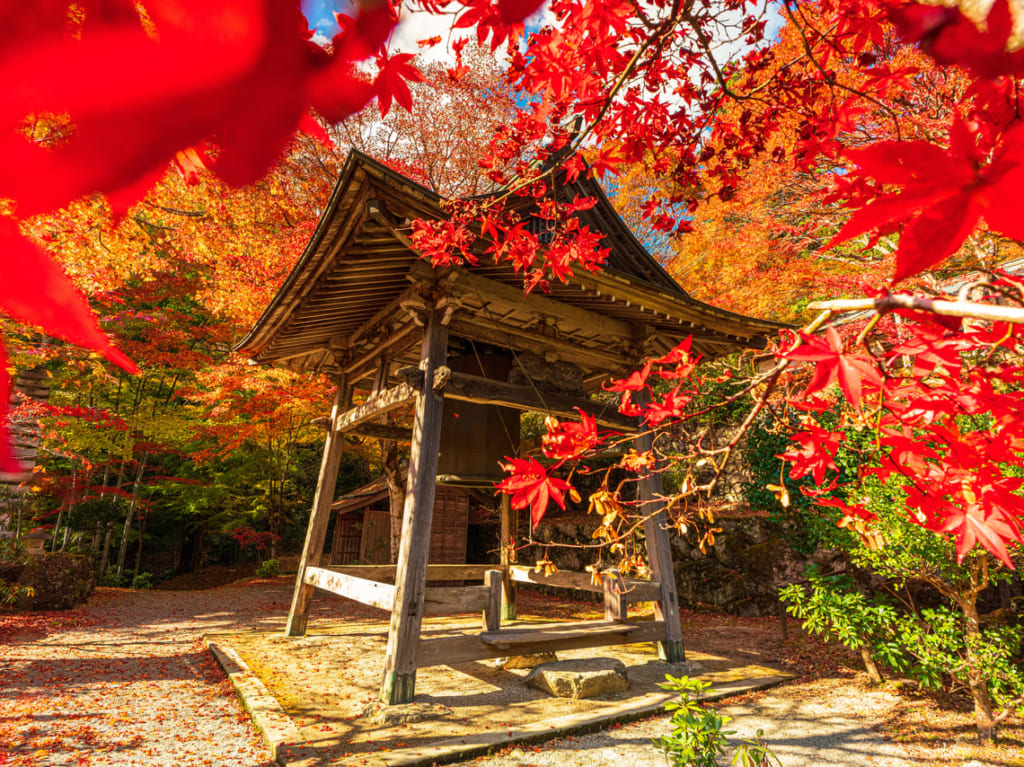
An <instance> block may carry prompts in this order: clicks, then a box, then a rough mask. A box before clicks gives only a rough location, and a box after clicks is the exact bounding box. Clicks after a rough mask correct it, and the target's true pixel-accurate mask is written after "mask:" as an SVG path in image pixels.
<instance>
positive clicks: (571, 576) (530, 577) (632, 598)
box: [509, 565, 661, 602]
mask: <svg viewBox="0 0 1024 767" xmlns="http://www.w3.org/2000/svg"><path fill="white" fill-rule="evenodd" d="M509 575H510V577H511V579H512V580H513V581H515V582H516V583H532V584H534V585H537V586H554V587H555V588H560V589H578V590H579V591H590V592H593V593H595V594H601V593H603V592H604V590H605V587H604V584H603V583H600V584H595V583H594V581H593V578H592V577H591V575H590V573H576V572H569V571H566V570H559V571H558V572H557V573H551V574H550V575H545V574H544V573H539V572H537V571H536V570H534V569H533V568H532V567H526V566H523V565H512V566H511V567H510V568H509ZM621 580H622V583H623V585H624V587H625V591H623V597H624V598H625V600H626V601H627V602H654V601H656V600H658V599H660V598H661V584H660V583H658V582H656V581H642V580H639V579H636V578H622V579H621Z"/></svg>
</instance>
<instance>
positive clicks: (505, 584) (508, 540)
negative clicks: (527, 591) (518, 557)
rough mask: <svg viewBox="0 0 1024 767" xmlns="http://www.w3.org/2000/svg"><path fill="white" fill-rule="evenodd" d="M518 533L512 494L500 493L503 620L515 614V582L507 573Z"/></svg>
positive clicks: (510, 619)
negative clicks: (503, 572) (503, 573)
mask: <svg viewBox="0 0 1024 767" xmlns="http://www.w3.org/2000/svg"><path fill="white" fill-rule="evenodd" d="M518 535H519V512H518V510H513V509H512V496H510V495H508V494H507V493H502V494H501V541H500V545H501V555H500V556H501V560H500V561H501V568H502V570H504V571H505V575H504V577H503V578H502V608H501V617H502V619H503V620H507V621H514V620H515V619H516V616H517V614H518V613H517V611H518V608H517V605H516V601H517V599H518V589H517V588H516V582H515V581H514V580H512V577H511V575H509V567H511V565H512V559H513V557H514V556H515V546H516V536H518Z"/></svg>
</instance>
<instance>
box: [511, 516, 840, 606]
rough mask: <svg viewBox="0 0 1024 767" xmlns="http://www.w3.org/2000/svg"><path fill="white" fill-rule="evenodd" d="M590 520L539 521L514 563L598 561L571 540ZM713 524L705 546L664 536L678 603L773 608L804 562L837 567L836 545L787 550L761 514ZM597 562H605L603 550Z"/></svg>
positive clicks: (590, 527) (584, 532) (569, 566)
mask: <svg viewBox="0 0 1024 767" xmlns="http://www.w3.org/2000/svg"><path fill="white" fill-rule="evenodd" d="M596 525H597V520H596V519H594V518H589V519H588V518H587V517H578V516H576V515H574V516H573V517H571V518H564V519H561V520H558V519H552V520H551V521H550V522H547V521H545V523H544V524H542V525H541V526H540V527H539V528H538V529H537V530H536V531H535V532H534V540H535V541H536V543H537V544H538V545H535V546H533V547H530V548H528V549H526V550H524V551H523V552H521V553H520V564H530V563H532V562H533V561H534V560H535V559H537V558H541V557H542V556H545V555H546V557H547V558H548V559H550V560H551V561H553V562H554V563H555V565H556V566H557V567H558V568H559V569H560V570H571V571H576V572H582V571H583V570H584V568H585V567H586V566H587V565H592V564H597V563H598V562H599V561H600V558H601V552H600V550H599V549H591V548H578V547H573V546H572V545H571V544H577V545H578V544H584V543H592V542H593V539H592V538H591V533H592V532H593V531H594V529H595V528H596ZM715 526H716V527H720V528H721V532H720V533H717V534H716V535H715V543H714V545H712V546H708V547H706V551H705V552H701V550H700V548H699V547H698V546H697V540H696V537H695V536H694V535H692V534H691V535H689V536H680V535H678V534H675V533H672V534H671V536H670V540H671V543H672V559H673V564H674V567H675V574H676V586H677V588H678V590H679V604H680V606H681V607H683V608H685V609H698V608H708V607H710V608H714V609H716V610H722V611H725V612H729V613H733V614H735V615H767V614H774V613H775V612H777V610H778V596H777V594H778V589H779V587H780V586H784V585H786V584H787V583H792V582H797V581H801V580H802V579H803V574H804V570H805V569H806V568H807V566H808V565H809V564H811V563H812V562H813V563H816V564H818V565H819V566H820V567H821V568H822V569H824V570H826V571H829V572H832V571H835V570H837V569H841V568H842V560H841V555H840V554H839V553H838V552H836V551H831V550H822V551H818V552H815V553H814V554H813V555H812V556H809V557H808V556H805V555H802V554H798V553H797V552H795V551H793V550H792V548H790V546H789V545H788V544H787V543H786V542H785V541H784V540H783V539H782V538H781V537H780V535H779V530H778V528H777V526H776V525H774V524H772V523H771V522H769V521H768V520H767V519H764V518H762V517H753V516H750V517H737V518H725V519H721V518H720V519H716V521H715ZM544 544H549V545H544ZM560 544H570V545H569V546H565V545H560ZM603 564H605V565H606V566H607V565H608V564H610V558H609V556H608V555H607V553H605V554H604V562H603Z"/></svg>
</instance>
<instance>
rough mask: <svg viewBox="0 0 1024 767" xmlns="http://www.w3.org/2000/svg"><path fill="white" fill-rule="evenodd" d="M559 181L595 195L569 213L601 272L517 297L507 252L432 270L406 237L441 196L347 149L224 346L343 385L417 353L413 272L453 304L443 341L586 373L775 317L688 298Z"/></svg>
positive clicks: (438, 213)
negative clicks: (278, 281) (297, 251)
mask: <svg viewBox="0 0 1024 767" xmlns="http://www.w3.org/2000/svg"><path fill="white" fill-rule="evenodd" d="M563 192H564V193H565V194H568V195H569V197H570V198H571V197H572V196H573V195H575V194H579V195H580V196H590V197H596V198H597V204H596V205H595V206H594V207H593V208H592V209H590V210H587V211H582V212H581V213H580V214H579V215H580V218H581V219H582V223H584V224H586V225H588V226H589V227H590V228H591V229H593V230H597V231H600V232H602V233H603V234H604V236H605V239H604V241H603V242H602V244H603V245H604V246H606V247H610V248H611V253H610V255H609V258H608V261H607V264H606V268H605V270H604V271H602V272H601V273H600V274H596V275H595V274H589V273H583V274H579V275H578V276H575V277H573V278H572V279H571V280H570V282H568V283H567V284H560V283H557V282H555V283H553V284H552V285H551V287H550V290H549V292H547V293H545V294H540V293H537V292H535V293H532V294H530V295H529V296H524V295H523V289H522V278H521V277H520V276H519V275H517V274H516V273H515V272H514V270H513V268H512V266H511V265H510V264H507V263H501V264H493V263H484V262H483V261H481V264H480V265H478V266H465V267H459V268H456V269H448V270H439V269H434V268H432V267H431V266H430V265H429V264H428V263H426V262H425V261H423V260H422V259H420V258H419V257H418V255H417V254H416V253H415V252H413V250H411V249H410V247H409V241H408V239H407V237H406V234H407V233H408V231H409V228H408V227H409V223H410V222H411V221H412V220H414V219H416V218H426V219H437V218H443V217H444V215H445V214H444V211H443V209H442V205H441V203H442V200H441V198H440V197H439V196H438V195H436V194H434V193H433V192H431V191H430V190H428V189H426V188H424V187H422V186H420V185H419V184H416V183H415V182H413V181H411V180H409V179H407V178H405V177H404V176H402V175H401V174H399V173H397V172H395V171H393V170H391V169H390V168H387V167H386V166H384V165H382V164H381V163H379V162H377V161H375V160H373V159H372V158H370V157H367V156H366V155H363V154H361V153H359V152H357V151H355V150H353V151H352V152H350V154H349V157H348V160H347V161H346V163H345V166H344V168H343V169H342V172H341V175H340V177H339V179H338V182H337V184H336V186H335V188H334V191H333V193H332V195H331V198H330V201H329V202H328V204H327V207H326V209H325V210H324V213H323V215H322V216H321V218H320V222H319V224H318V225H317V228H316V231H315V232H314V234H313V237H312V238H311V240H310V242H309V244H308V245H307V247H306V249H305V251H304V252H303V254H302V256H301V257H300V258H299V260H298V262H297V263H296V265H295V267H294V269H293V270H292V272H291V274H290V275H289V276H288V278H287V279H286V280H285V283H284V285H282V287H281V289H280V290H279V291H278V293H277V295H276V296H275V297H274V299H273V300H272V301H271V303H270V305H269V306H268V307H267V308H266V310H265V311H264V312H263V314H262V316H261V317H260V318H259V320H257V322H256V324H255V325H254V326H253V328H252V329H251V330H250V331H249V333H248V334H247V335H246V336H245V338H243V339H242V341H241V342H239V344H238V345H237V346H236V349H237V350H239V351H241V352H242V353H245V354H247V355H249V356H250V357H251V358H252V359H253V360H254V361H255V362H257V363H264V364H270V363H279V364H284V365H286V366H287V367H289V368H292V369H295V370H319V371H324V372H329V373H340V372H343V371H344V372H346V373H347V375H348V376H349V380H350V382H352V383H358V382H359V381H360V380H363V379H365V378H366V377H367V376H369V375H371V374H372V371H373V370H374V368H375V366H376V360H377V359H378V358H379V357H380V356H382V355H383V356H385V357H387V358H389V359H392V360H395V361H398V362H400V361H402V360H407V361H408V362H410V363H415V362H416V360H417V359H418V343H419V330H418V328H417V327H416V326H415V324H414V323H413V319H412V317H411V316H410V314H409V313H408V312H407V311H405V309H406V308H408V306H409V305H410V303H414V302H415V301H416V300H418V296H417V290H418V288H417V286H416V284H414V283H415V282H416V281H417V280H419V281H421V282H422V281H425V280H427V281H429V280H436V279H443V280H444V283H445V285H446V286H447V287H446V291H447V292H448V293H449V294H450V295H451V296H452V300H453V302H454V303H456V304H457V309H456V311H455V312H454V313H453V315H452V319H451V323H450V326H449V332H450V334H451V336H452V337H453V339H456V340H458V339H464V340H465V341H467V342H469V341H472V342H474V343H480V344H486V345H490V346H494V347H500V348H506V349H513V350H515V351H518V352H538V351H540V352H542V353H547V355H548V357H549V358H558V359H560V360H565V361H566V362H571V363H573V364H576V365H578V366H580V367H583V368H584V369H585V370H586V371H587V372H588V373H590V374H593V379H594V380H597V379H598V378H600V377H601V376H606V375H608V374H614V375H619V374H622V373H625V372H627V371H628V370H629V369H630V368H631V367H632V366H633V365H634V364H635V363H636V361H637V359H638V358H639V356H641V355H642V354H660V353H663V352H664V351H666V350H667V349H670V348H672V347H673V346H675V345H676V344H677V343H678V342H679V341H681V340H682V339H683V338H685V337H686V336H689V335H692V336H693V339H694V340H693V345H694V348H695V349H696V350H698V351H700V352H702V353H704V354H705V355H707V356H719V355H721V354H725V353H728V352H731V351H735V350H738V349H741V348H747V347H751V346H755V347H757V346H761V345H763V343H764V340H763V339H764V338H765V337H766V336H768V335H771V334H774V333H775V332H777V331H778V329H779V328H781V327H784V326H782V325H780V324H778V323H774V322H768V321H764V320H757V319H752V318H749V317H744V316H742V315H739V314H735V313H732V312H728V311H725V310H722V309H718V308H716V307H713V306H710V305H709V304H705V303H703V302H701V301H697V300H696V299H694V298H692V297H691V296H690V295H689V294H687V293H686V291H685V290H683V289H682V288H681V287H680V286H679V285H678V284H677V283H676V282H675V281H674V280H673V279H672V278H671V277H670V276H669V275H668V273H667V272H665V270H664V269H663V268H662V267H661V265H660V264H659V263H658V262H657V260H656V259H655V258H654V257H653V256H651V254H650V253H648V252H647V250H646V249H645V248H644V247H643V245H642V244H641V243H640V242H638V241H637V239H636V238H635V237H634V236H633V234H632V233H631V232H630V231H629V229H628V227H626V225H625V224H624V223H623V221H622V220H621V218H619V216H618V215H617V214H616V212H615V210H614V208H613V207H612V205H611V203H610V202H609V201H608V199H607V197H606V196H605V195H604V193H603V192H602V191H601V189H600V187H599V185H598V184H597V183H596V182H593V181H588V180H580V181H577V182H576V183H575V184H571V185H567V186H566V187H564V188H563Z"/></svg>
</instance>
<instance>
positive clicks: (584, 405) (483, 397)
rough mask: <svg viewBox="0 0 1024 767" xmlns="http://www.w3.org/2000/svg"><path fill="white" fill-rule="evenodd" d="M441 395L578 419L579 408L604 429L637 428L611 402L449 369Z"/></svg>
mask: <svg viewBox="0 0 1024 767" xmlns="http://www.w3.org/2000/svg"><path fill="white" fill-rule="evenodd" d="M444 396H445V399H455V400H462V401H464V402H477V403H480V404H484V405H499V406H501V407H510V408H514V409H516V410H536V411H538V412H541V413H551V414H552V415H557V416H561V417H563V418H578V417H579V413H577V412H576V409H577V408H579V409H580V410H582V411H583V412H584V413H586V414H587V415H590V416H593V417H594V419H595V420H596V421H597V423H598V424H599V425H601V426H604V427H606V428H611V429H617V430H619V431H626V432H635V431H636V430H637V424H636V421H635V420H634V419H632V418H628V417H627V416H624V415H622V414H620V413H619V412H618V411H617V409H616V406H615V405H612V404H608V403H605V402H595V401H594V400H589V399H583V398H582V397H571V396H568V395H565V394H557V393H554V392H538V391H537V390H536V389H534V388H533V387H532V386H520V385H517V384H510V383H505V382H503V381H494V380H492V379H490V378H482V377H481V376H474V375H469V374H468V373H455V372H453V373H452V374H451V376H450V378H449V379H448V382H447V383H446V384H445V387H444Z"/></svg>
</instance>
